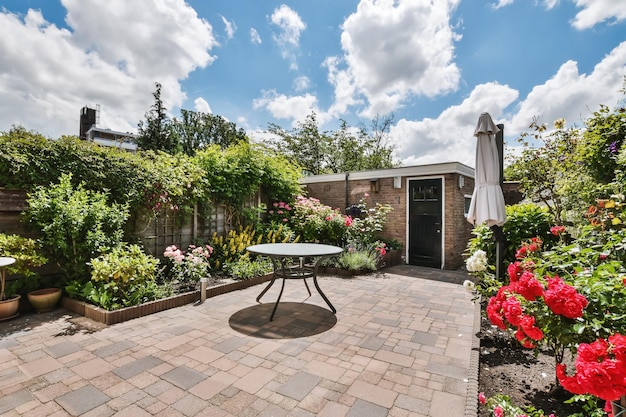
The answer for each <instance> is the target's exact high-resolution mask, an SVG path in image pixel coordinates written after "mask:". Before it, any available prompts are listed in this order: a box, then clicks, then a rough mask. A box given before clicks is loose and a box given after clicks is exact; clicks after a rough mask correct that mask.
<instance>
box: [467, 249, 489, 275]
mask: <svg viewBox="0 0 626 417" xmlns="http://www.w3.org/2000/svg"><path fill="white" fill-rule="evenodd" d="M465 266H466V267H467V270H468V271H469V272H480V271H484V270H485V269H487V253H486V252H485V251H484V250H480V249H479V250H477V251H476V252H474V253H473V254H472V256H470V257H469V258H467V261H465Z"/></svg>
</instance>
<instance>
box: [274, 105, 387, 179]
mask: <svg viewBox="0 0 626 417" xmlns="http://www.w3.org/2000/svg"><path fill="white" fill-rule="evenodd" d="M392 121H393V116H390V117H385V118H383V119H382V120H380V119H379V118H378V117H377V118H376V119H374V120H373V121H372V127H371V131H370V130H368V129H367V128H365V127H361V128H353V127H350V126H349V125H348V124H347V122H346V121H345V120H341V121H340V128H339V129H338V130H336V131H332V132H328V131H325V132H320V130H319V125H318V122H317V117H316V114H315V112H311V113H310V114H309V115H308V116H307V117H306V119H305V121H304V122H302V123H299V124H298V127H297V128H295V129H293V130H291V131H287V130H285V129H283V128H282V127H280V126H278V125H276V124H270V125H269V128H268V131H269V132H270V133H272V134H274V135H275V136H277V138H278V139H274V140H270V141H269V145H270V146H271V147H272V148H273V149H274V150H276V151H277V152H280V153H282V154H284V155H285V156H287V157H288V158H289V159H290V160H291V161H293V162H294V163H297V164H299V165H300V166H302V167H303V168H304V169H305V170H306V171H307V172H309V173H311V174H314V175H317V174H328V173H340V172H348V171H361V170H367V169H380V168H391V167H394V166H397V165H398V163H396V162H394V161H393V147H392V146H391V145H390V144H389V143H388V135H389V128H390V126H391V123H392Z"/></svg>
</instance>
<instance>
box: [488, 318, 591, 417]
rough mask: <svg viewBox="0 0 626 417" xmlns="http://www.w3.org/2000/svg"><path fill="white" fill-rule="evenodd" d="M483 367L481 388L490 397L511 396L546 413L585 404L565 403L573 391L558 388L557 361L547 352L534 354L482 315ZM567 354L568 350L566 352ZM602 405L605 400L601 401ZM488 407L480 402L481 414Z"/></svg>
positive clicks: (562, 415)
mask: <svg viewBox="0 0 626 417" xmlns="http://www.w3.org/2000/svg"><path fill="white" fill-rule="evenodd" d="M478 336H479V337H480V369H479V378H478V391H479V392H484V393H485V396H486V397H487V398H489V397H492V396H494V395H496V394H506V395H508V396H510V397H511V400H512V403H513V404H514V405H516V406H530V405H532V406H534V407H535V408H536V409H538V410H543V411H544V412H545V414H546V415H549V414H550V413H554V415H555V416H556V417H567V416H569V415H571V414H574V413H580V412H582V411H583V410H582V404H580V403H579V404H564V403H563V401H565V400H567V399H569V398H570V397H571V396H572V394H569V393H567V392H566V391H564V390H563V389H562V388H561V389H557V390H555V389H554V388H555V379H556V376H555V361H554V357H553V356H551V355H550V354H549V353H548V352H540V353H539V354H538V355H537V356H535V352H534V351H533V350H532V349H526V348H523V347H521V346H520V345H519V343H518V342H517V341H516V340H514V339H512V338H511V337H510V336H509V335H508V334H507V333H506V332H503V331H501V330H500V329H498V328H497V327H495V326H493V325H491V323H489V321H488V320H487V319H485V318H483V319H482V326H481V331H480V334H479V335H478ZM566 356H567V354H566ZM568 368H570V366H568ZM602 405H603V404H602ZM489 415H490V414H489V410H488V409H487V408H486V407H485V406H483V405H480V406H479V412H478V416H479V417H488V416H489Z"/></svg>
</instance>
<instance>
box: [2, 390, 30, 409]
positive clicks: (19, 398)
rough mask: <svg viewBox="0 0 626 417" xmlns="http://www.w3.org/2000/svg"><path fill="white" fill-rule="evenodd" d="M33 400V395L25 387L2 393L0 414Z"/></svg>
mask: <svg viewBox="0 0 626 417" xmlns="http://www.w3.org/2000/svg"><path fill="white" fill-rule="evenodd" d="M33 400H35V397H33V395H32V394H31V393H30V392H29V391H28V390H26V389H22V390H19V391H16V392H13V393H11V394H8V395H4V396H3V397H2V398H0V415H1V414H3V413H6V412H8V411H11V410H13V409H14V408H17V407H19V406H20V405H22V404H25V403H27V402H30V401H33Z"/></svg>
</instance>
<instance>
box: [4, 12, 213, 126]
mask: <svg viewBox="0 0 626 417" xmlns="http://www.w3.org/2000/svg"><path fill="white" fill-rule="evenodd" d="M62 4H63V6H64V7H65V8H66V10H67V16H66V19H65V20H66V23H67V25H68V27H69V28H71V30H68V29H65V28H60V27H57V26H56V25H54V24H50V23H49V22H47V21H46V19H45V16H43V15H42V14H41V12H40V11H35V10H29V11H28V13H27V14H26V15H25V16H18V15H15V14H12V13H10V12H7V11H4V10H3V11H1V12H0V56H2V59H1V60H0V74H2V77H0V113H1V114H3V121H4V122H6V123H10V124H11V125H12V124H21V125H23V126H24V127H26V128H27V129H32V130H35V131H38V132H42V133H44V134H46V135H49V136H52V137H58V136H60V135H63V134H69V135H71V134H78V121H79V113H80V109H81V108H82V107H83V106H84V105H90V106H94V105H96V104H100V105H101V109H102V111H101V119H100V120H101V122H102V124H103V125H106V126H107V127H110V128H111V129H114V130H120V131H134V130H136V125H137V122H138V121H139V120H141V119H142V118H143V116H144V114H145V113H146V112H147V111H148V110H149V108H150V106H151V105H152V103H153V97H152V92H154V90H155V86H154V83H155V82H160V83H161V84H162V94H161V98H162V99H163V102H164V105H165V106H166V107H167V108H168V109H172V108H173V107H176V106H180V105H181V103H182V102H183V100H184V99H185V94H184V93H183V92H182V90H181V86H180V83H179V80H181V79H184V78H186V77H187V76H188V74H189V73H190V72H191V71H193V70H194V69H196V68H198V67H205V66H207V65H209V64H211V63H212V62H213V60H214V57H213V56H211V55H210V53H209V51H210V50H211V48H213V47H215V46H216V45H217V42H216V41H215V39H214V37H213V34H212V29H211V26H210V25H209V24H208V23H207V22H206V21H204V20H202V19H200V18H198V16H197V14H196V12H195V11H194V10H193V9H191V8H190V7H189V6H187V5H186V4H185V3H184V1H183V0H160V1H156V0H154V1H150V0H142V1H133V2H127V1H125V0H110V1H107V2H104V3H103V2H101V1H97V0H63V1H62ZM156 23H158V24H156ZM165 56H166V57H167V59H163V57H165ZM10 127H11V126H10V125H8V126H0V130H8V129H9V128H10Z"/></svg>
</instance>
